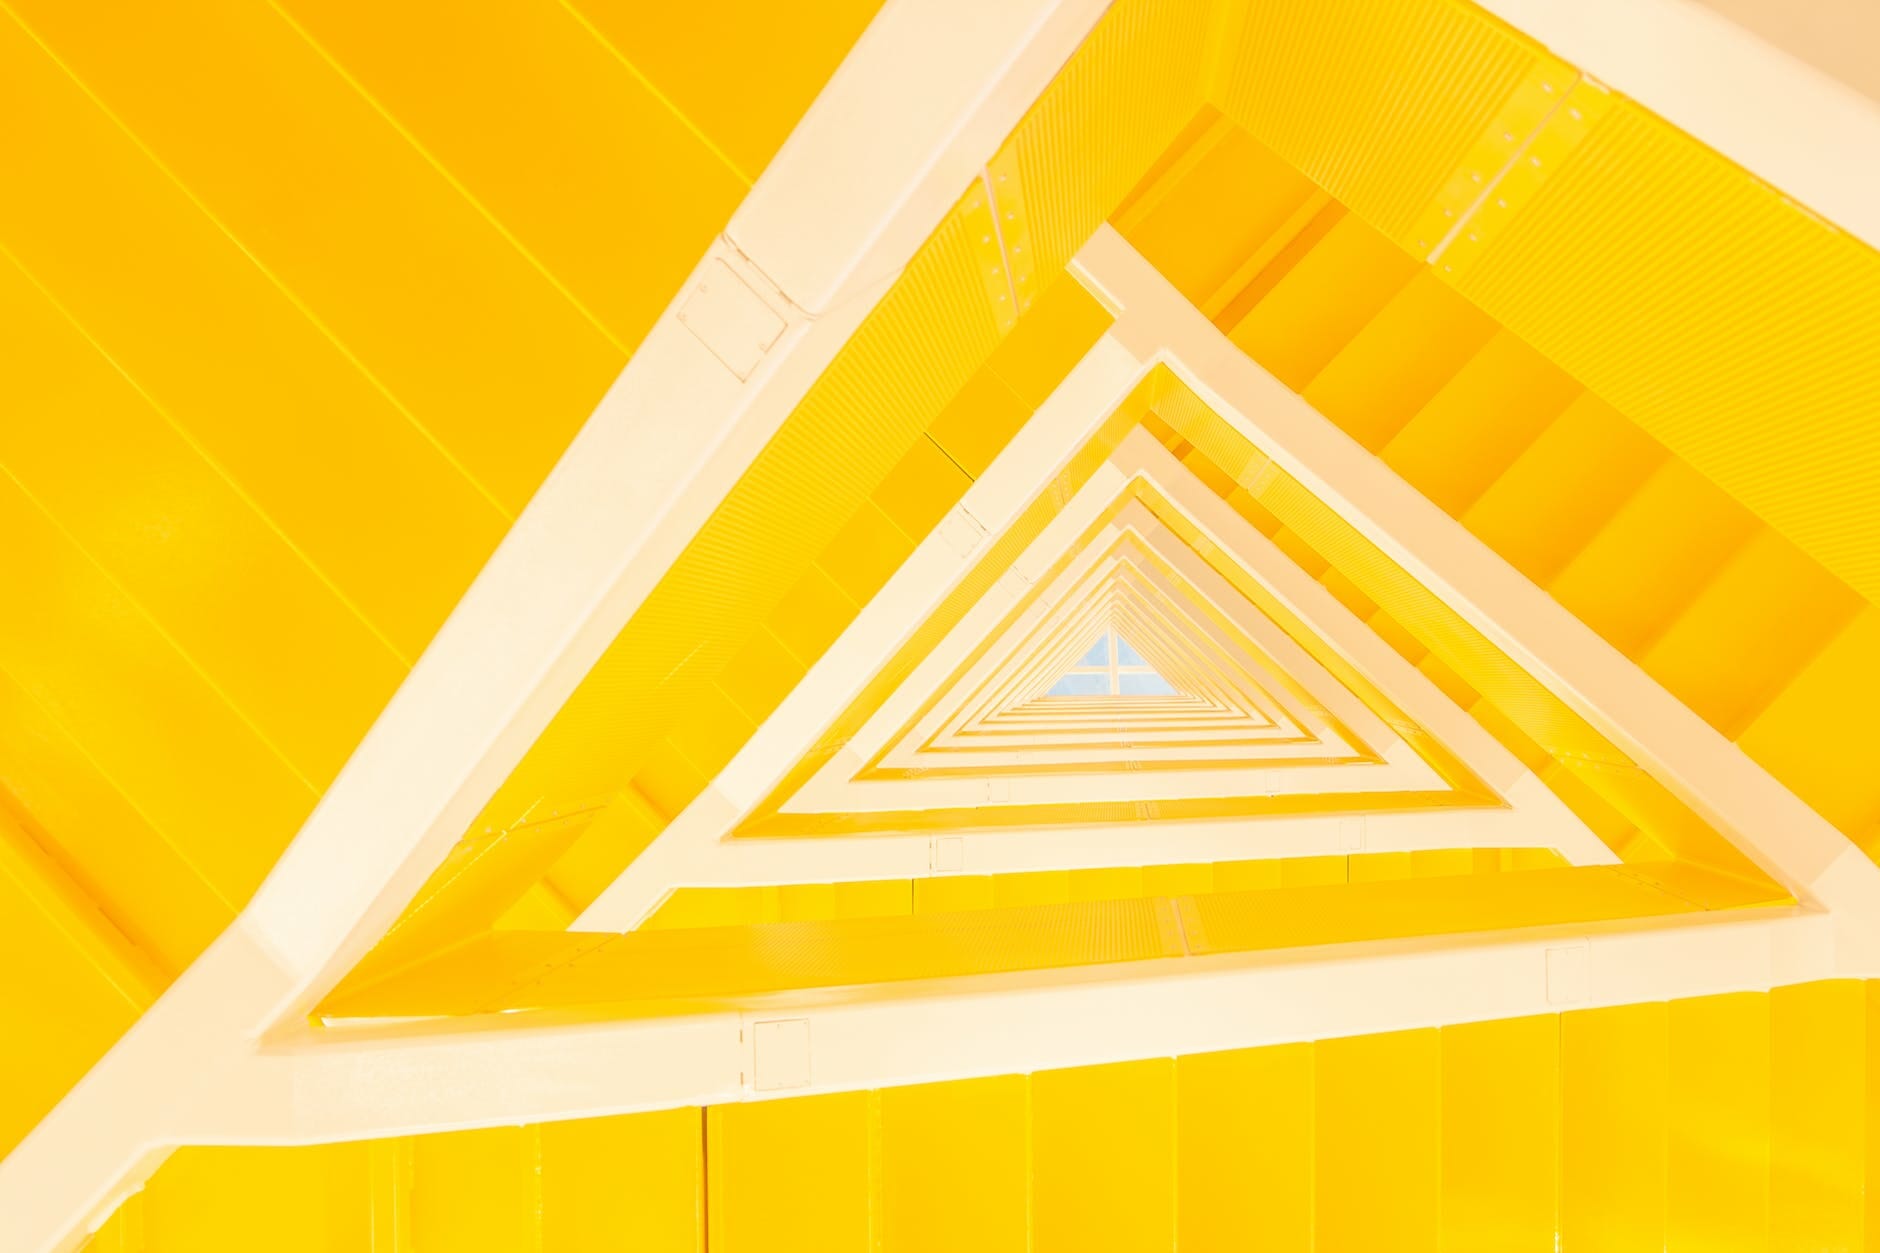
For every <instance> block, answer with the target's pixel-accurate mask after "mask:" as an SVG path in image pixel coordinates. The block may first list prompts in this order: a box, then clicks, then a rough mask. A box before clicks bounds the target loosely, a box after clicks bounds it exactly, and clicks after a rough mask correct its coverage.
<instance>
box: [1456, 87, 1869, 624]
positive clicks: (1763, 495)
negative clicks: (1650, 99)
mask: <svg viewBox="0 0 1880 1253" xmlns="http://www.w3.org/2000/svg"><path fill="white" fill-rule="evenodd" d="M1458 283H1459V287H1460V289H1461V291H1462V292H1463V293H1464V294H1465V295H1467V296H1468V297H1469V298H1470V299H1472V300H1474V301H1476V302H1477V303H1478V304H1480V305H1481V306H1482V307H1483V308H1484V309H1486V310H1487V311H1488V312H1489V313H1491V314H1492V315H1494V316H1495V317H1497V318H1500V319H1501V320H1502V321H1503V322H1505V323H1506V324H1507V325H1508V326H1509V327H1510V328H1511V329H1512V330H1514V331H1516V332H1517V333H1519V334H1520V335H1522V336H1523V337H1525V338H1526V339H1527V340H1528V341H1529V342H1530V343H1532V344H1533V345H1534V346H1535V347H1536V348H1538V349H1539V350H1540V351H1541V352H1543V353H1546V354H1547V355H1548V356H1549V357H1551V358H1552V359H1553V360H1554V361H1556V362H1557V363H1559V364H1560V366H1562V367H1563V368H1564V369H1566V370H1567V371H1568V372H1569V373H1571V374H1573V375H1574V376H1575V377H1577V378H1579V379H1580V380H1581V381H1582V382H1584V383H1586V384H1587V386H1589V387H1591V388H1592V389H1593V390H1594V391H1596V392H1598V393H1599V394H1600V395H1601V396H1602V397H1604V398H1605V399H1607V400H1608V401H1610V402H1611V403H1612V404H1613V405H1615V406H1616V407H1617V408H1618V409H1619V411H1620V412H1622V413H1624V414H1625V415H1626V416H1628V417H1630V418H1631V419H1633V420H1634V421H1635V422H1637V423H1639V424H1640V425H1641V426H1642V427H1644V428H1645V430H1646V431H1647V432H1649V433H1650V434H1651V435H1653V436H1654V437H1656V438H1657V439H1659V440H1660V441H1662V442H1663V443H1664V444H1665V445H1666V446H1667V447H1668V448H1670V449H1671V451H1672V452H1673V453H1675V454H1677V455H1678V456H1680V457H1682V458H1684V459H1685V460H1686V461H1688V462H1689V463H1690V464H1691V465H1692V466H1693V467H1695V468H1696V469H1697V470H1699V471H1700V472H1702V473H1703V474H1706V475H1708V476H1709V477H1711V478H1712V479H1714V480H1715V481H1716V482H1717V483H1719V484H1720V485H1722V486H1723V487H1724V488H1725V489H1726V490H1727V491H1729V492H1730V493H1731V494H1732V495H1734V496H1735V497H1736V498H1737V499H1738V500H1740V501H1742V502H1743V503H1744V504H1745V505H1747V506H1749V508H1750V509H1752V510H1753V511H1755V512H1756V513H1757V514H1758V515H1759V516H1761V517H1763V518H1764V519H1766V520H1768V521H1769V522H1770V523H1771V524H1773V525H1774V526H1775V528H1776V529H1777V530H1779V531H1781V532H1782V533H1783V534H1784V535H1786V536H1788V537H1789V538H1790V539H1791V540H1793V541H1795V543H1797V544H1798V545H1800V546H1801V548H1802V549H1803V550H1804V551H1806V552H1808V553H1810V554H1812V555H1813V556H1814V557H1816V558H1817V559H1819V560H1820V561H1821V562H1822V563H1823V564H1824V565H1826V566H1827V567H1828V568H1829V569H1830V570H1832V571H1834V572H1835V573H1836V574H1838V575H1839V576H1840V577H1841V578H1843V579H1845V580H1847V582H1848V583H1850V584H1851V585H1853V586H1854V587H1855V588H1857V589H1858V590H1859V591H1861V592H1862V593H1863V594H1864V595H1865V596H1867V598H1868V599H1869V600H1873V599H1875V598H1876V597H1877V596H1880V511H1876V509H1875V505H1874V492H1873V484H1874V482H1875V481H1876V478H1880V429H1877V428H1876V426H1875V424H1874V422H1873V420H1872V418H1873V414H1874V413H1875V412H1876V410H1880V254H1876V253H1875V252H1874V251H1873V249H1871V248H1869V247H1866V246H1865V245H1863V244H1861V243H1859V242H1858V241H1855V240H1853V239H1850V238H1849V237H1847V236H1845V235H1843V234H1841V233H1839V232H1838V231H1836V230H1834V229H1833V228H1832V227H1830V226H1828V225H1827V224H1825V223H1823V222H1821V221H1820V220H1819V219H1816V218H1814V217H1812V216H1810V215H1809V214H1808V213H1806V212H1805V211H1803V210H1801V209H1800V208H1798V207H1796V206H1795V205H1793V204H1791V203H1790V202H1788V201H1787V200H1785V199H1784V198H1783V197H1782V196H1781V195H1780V194H1779V193H1777V192H1776V191H1774V190H1772V189H1771V188H1769V187H1767V186H1765V185H1763V184H1761V183H1759V182H1757V181H1756V180H1755V179H1753V178H1751V177H1750V176H1749V175H1748V174H1745V173H1744V172H1743V171H1742V170H1740V169H1737V168H1735V167H1734V166H1732V165H1730V164H1729V163H1728V162H1726V161H1724V160H1723V159H1722V158H1720V157H1718V156H1716V155H1715V154H1713V153H1710V152H1708V151H1706V150H1705V149H1704V148H1702V147H1701V146H1700V145H1698V144H1696V143H1694V142H1693V141H1692V140H1690V139H1689V138H1688V137H1687V136H1685V135H1683V134H1681V133H1679V132H1678V131H1676V130H1674V129H1672V128H1671V127H1670V126H1668V125H1666V124H1665V123H1664V122H1662V121H1660V120H1658V119H1657V118H1655V117H1653V116H1651V115H1650V114H1648V113H1646V112H1645V111H1644V110H1642V109H1640V108H1638V107H1637V106H1635V105H1632V104H1630V103H1629V102H1623V101H1622V102H1619V103H1617V104H1615V106H1614V107H1613V108H1612V109H1611V110H1610V111H1609V112H1608V113H1607V115H1606V117H1605V118H1604V120H1603V121H1602V122H1601V123H1600V124H1599V125H1598V126H1597V127H1596V128H1595V129H1594V130H1593V132H1592V133H1591V134H1589V135H1588V136H1587V138H1586V140H1585V141H1584V142H1583V143H1581V144H1580V145H1579V146H1578V147H1577V148H1576V149H1575V150H1574V152H1573V154H1572V155H1571V156H1570V157H1569V158H1568V160H1567V162H1566V164H1565V165H1564V166H1563V167H1562V168H1561V169H1559V170H1557V171H1556V172H1555V173H1554V174H1553V175H1552V176H1551V177H1549V178H1548V179H1547V181H1546V182H1545V183H1543V184H1542V185H1541V187H1540V189H1539V191H1538V192H1537V193H1536V194H1535V196H1534V198H1533V200H1532V202H1531V203H1530V204H1529V205H1528V206H1527V207H1525V208H1524V209H1523V210H1522V211H1521V212H1520V213H1519V214H1517V215H1516V216H1515V217H1514V219H1513V220H1512V221H1511V222H1510V223H1509V224H1508V225H1507V227H1506V229H1505V231H1503V232H1502V233H1501V234H1500V236H1499V237H1498V238H1497V239H1496V240H1495V241H1494V242H1493V243H1492V244H1491V245H1490V246H1489V247H1488V248H1487V250H1486V251H1485V252H1484V254H1483V255H1482V257H1481V258H1480V259H1479V261H1477V262H1476V263H1475V264H1474V265H1473V266H1472V267H1471V268H1469V269H1468V270H1467V272H1466V273H1462V274H1461V275H1460V277H1459V280H1458Z"/></svg>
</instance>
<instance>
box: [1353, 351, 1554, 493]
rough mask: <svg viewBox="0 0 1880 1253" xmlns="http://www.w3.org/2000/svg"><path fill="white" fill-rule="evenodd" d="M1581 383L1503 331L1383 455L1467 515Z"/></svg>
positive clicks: (1423, 487)
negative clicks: (1467, 511) (1466, 511)
mask: <svg viewBox="0 0 1880 1253" xmlns="http://www.w3.org/2000/svg"><path fill="white" fill-rule="evenodd" d="M1582 390H1583V389H1582V388H1581V387H1580V385H1579V384H1578V383H1576V382H1574V381H1573V380H1572V379H1571V378H1569V377H1568V376H1567V375H1565V374H1563V373H1562V372H1561V371H1560V369H1559V368H1558V367H1556V366H1554V365H1552V364H1550V363H1549V362H1548V361H1547V360H1546V359H1545V358H1543V357H1542V356H1541V355H1540V354H1539V353H1537V352H1535V351H1534V350H1533V349H1532V348H1530V347H1528V346H1527V345H1526V344H1524V343H1522V342H1521V341H1520V340H1519V339H1517V338H1515V337H1514V336H1513V335H1510V334H1508V332H1506V331H1502V332H1500V333H1498V334H1496V335H1495V336H1493V337H1492V338H1490V339H1489V341H1488V343H1486V344H1484V345H1483V346H1482V350H1481V351H1480V352H1478V353H1476V354H1475V355H1474V356H1473V357H1471V358H1469V360H1468V362H1467V363H1466V364H1465V365H1463V367H1462V368H1461V369H1460V370H1458V371H1457V372H1456V375H1455V377H1454V378H1452V379H1450V380H1449V382H1448V383H1446V384H1444V386H1443V387H1442V389H1441V390H1439V391H1438V392H1437V393H1436V395H1434V396H1433V397H1431V398H1430V402H1429V403H1428V404H1426V405H1424V406H1423V408H1422V409H1420V410H1418V412H1417V415H1416V416H1415V417H1414V418H1412V419H1410V422H1409V423H1408V425H1406V426H1405V427H1404V428H1403V429H1402V430H1401V431H1399V432H1397V434H1396V436H1395V437H1394V438H1393V439H1392V440H1391V441H1390V444H1389V445H1388V446H1386V447H1385V449H1384V452H1383V457H1384V460H1385V462H1386V463H1387V464H1388V465H1389V466H1390V467H1391V468H1392V469H1394V470H1396V471H1397V473H1399V474H1401V475H1403V476H1404V478H1406V479H1408V480H1409V481H1410V482H1411V483H1412V484H1413V485H1415V486H1416V488H1417V489H1418V490H1419V491H1421V492H1422V493H1423V494H1424V495H1425V496H1428V497H1429V498H1430V499H1431V500H1433V501H1435V502H1436V503H1437V504H1439V505H1441V506H1442V507H1443V509H1444V510H1445V511H1447V512H1448V513H1449V515H1450V516H1451V517H1461V516H1462V514H1463V512H1464V511H1465V510H1467V509H1468V507H1469V506H1470V505H1472V504H1474V503H1475V501H1476V500H1477V499H1478V498H1479V497H1480V496H1481V495H1482V493H1483V492H1484V491H1485V490H1487V488H1488V486H1489V484H1490V483H1492V482H1494V481H1495V479H1496V478H1497V477H1498V476H1499V475H1500V474H1501V473H1502V471H1504V470H1506V469H1507V468H1508V467H1509V465H1510V464H1511V463H1512V462H1513V461H1514V460H1515V458H1516V457H1518V456H1520V455H1521V453H1522V452H1523V451H1525V450H1526V449H1527V447H1528V445H1530V444H1532V443H1533V442H1534V439H1535V437H1536V436H1538V435H1539V434H1540V433H1541V431H1542V430H1544V429H1545V428H1546V427H1547V426H1548V424H1549V423H1551V422H1553V421H1554V419H1555V418H1557V417H1559V416H1560V414H1561V412H1562V411H1563V410H1564V409H1565V408H1566V407H1567V405H1568V404H1570V403H1571V402H1572V401H1573V399H1574V398H1575V397H1576V396H1577V395H1579V394H1580V392H1581V391H1582Z"/></svg>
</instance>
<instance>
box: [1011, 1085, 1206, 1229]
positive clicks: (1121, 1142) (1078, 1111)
mask: <svg viewBox="0 0 1880 1253" xmlns="http://www.w3.org/2000/svg"><path fill="white" fill-rule="evenodd" d="M1031 1088H1032V1090H1031V1100H1032V1138H1031V1172H1032V1248H1033V1249H1034V1250H1036V1253H1163V1251H1164V1250H1166V1249H1168V1248H1169V1246H1170V1244H1171V1243H1172V1241H1173V1236H1174V1231H1175V1195H1174V1193H1175V1188H1174V1184H1175V1064H1174V1062H1172V1061H1169V1060H1167V1059H1157V1060H1154V1061H1144V1062H1124V1063H1121V1064H1118V1065H1113V1066H1085V1067H1081V1068H1079V1069H1076V1070H1050V1071H1042V1072H1040V1073H1038V1074H1035V1075H1033V1076H1032V1079H1031Z"/></svg>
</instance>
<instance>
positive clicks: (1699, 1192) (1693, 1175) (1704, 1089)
mask: <svg viewBox="0 0 1880 1253" xmlns="http://www.w3.org/2000/svg"><path fill="white" fill-rule="evenodd" d="M1669 1024H1670V1033H1671V1034H1670V1066H1669V1070H1668V1076H1669V1079H1670V1097H1669V1115H1670V1118H1669V1124H1670V1135H1669V1146H1668V1148H1669V1152H1668V1162H1667V1173H1666V1184H1665V1187H1666V1196H1665V1249H1666V1250H1667V1251H1668V1253H1738V1251H1739V1250H1742V1251H1744V1253H1748V1251H1749V1250H1760V1249H1766V1248H1768V1247H1769V1117H1770V1104H1769V1073H1770V1072H1769V1043H1770V1034H1769V997H1768V995H1767V994H1766V993H1762V992H1740V993H1737V994H1735V995H1730V996H1704V997H1697V998H1694V999H1691V1000H1683V1001H1672V1002H1671V1006H1670V1010H1669Z"/></svg>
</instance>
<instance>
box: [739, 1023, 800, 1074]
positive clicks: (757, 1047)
mask: <svg viewBox="0 0 1880 1253" xmlns="http://www.w3.org/2000/svg"><path fill="white" fill-rule="evenodd" d="M808 1086H809V1019H807V1018H783V1019H778V1020H775V1021H772V1022H760V1023H757V1024H756V1025H755V1026H753V1027H752V1028H751V1088H752V1090H753V1091H757V1092H781V1091H785V1090H788V1089H790V1088H807V1087H808Z"/></svg>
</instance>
